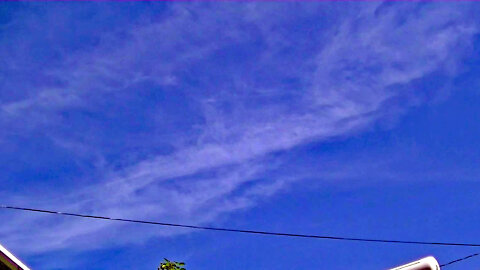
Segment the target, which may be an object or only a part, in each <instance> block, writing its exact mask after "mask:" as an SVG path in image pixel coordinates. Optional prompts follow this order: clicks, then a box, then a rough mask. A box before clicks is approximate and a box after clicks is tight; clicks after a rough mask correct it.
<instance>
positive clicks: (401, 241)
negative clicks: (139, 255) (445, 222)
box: [0, 205, 480, 247]
mask: <svg viewBox="0 0 480 270" xmlns="http://www.w3.org/2000/svg"><path fill="white" fill-rule="evenodd" d="M0 208H3V209H12V210H21V211H28V212H38V213H46V214H55V215H63V216H73V217H81V218H91V219H100V220H110V221H122V222H130V223H141V224H150V225H160V226H167V227H180V228H188V229H199V230H211V231H224V232H236V233H249V234H260V235H271V236H287V237H299V238H315V239H327V240H340V241H357V242H372V243H391V244H413V245H437V246H463V247H480V244H474V243H451V242H450V243H448V242H424V241H406V240H388V239H370V238H353V237H341V236H326V235H311V234H294V233H280V232H268V231H255V230H244V229H229V228H220V227H205V226H196V225H186V224H174V223H165V222H156V221H146V220H135V219H124V218H111V217H104V216H93V215H85V214H76V213H66V212H59V211H52V210H43V209H34V208H25V207H17V206H8V205H0Z"/></svg>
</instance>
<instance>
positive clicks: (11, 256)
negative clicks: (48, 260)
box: [0, 244, 31, 270]
mask: <svg viewBox="0 0 480 270" xmlns="http://www.w3.org/2000/svg"><path fill="white" fill-rule="evenodd" d="M0 252H1V253H3V254H5V255H6V256H7V257H8V258H9V259H10V260H11V261H13V262H14V263H15V264H16V265H17V266H19V267H20V268H22V270H31V269H30V268H29V267H28V266H26V265H25V264H23V263H22V262H21V261H20V260H19V259H17V257H15V256H14V255H13V254H12V253H10V251H8V250H7V249H6V248H5V247H3V246H2V245H1V244H0Z"/></svg>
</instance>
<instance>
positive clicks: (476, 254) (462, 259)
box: [440, 253, 480, 267]
mask: <svg viewBox="0 0 480 270" xmlns="http://www.w3.org/2000/svg"><path fill="white" fill-rule="evenodd" d="M478 255H480V254H479V253H475V254H472V255H468V256H467V257H463V258H461V259H457V260H454V261H451V262H448V263H445V264H442V265H440V267H444V266H447V265H451V264H454V263H457V262H461V261H464V260H467V259H470V258H472V257H475V256H478Z"/></svg>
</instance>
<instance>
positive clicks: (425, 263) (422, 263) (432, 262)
mask: <svg viewBox="0 0 480 270" xmlns="http://www.w3.org/2000/svg"><path fill="white" fill-rule="evenodd" d="M425 267H428V269H431V270H440V266H439V264H438V262H437V260H436V259H435V258H434V257H433V256H428V257H425V258H423V259H420V260H417V261H414V262H410V263H407V264H404V265H401V266H398V267H395V268H391V269H390V270H415V269H425Z"/></svg>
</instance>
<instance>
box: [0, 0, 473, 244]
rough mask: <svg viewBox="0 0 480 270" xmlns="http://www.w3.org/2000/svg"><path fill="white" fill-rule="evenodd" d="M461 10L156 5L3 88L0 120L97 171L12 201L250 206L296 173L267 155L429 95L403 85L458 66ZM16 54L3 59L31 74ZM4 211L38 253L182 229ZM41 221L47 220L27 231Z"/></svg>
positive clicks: (344, 131) (465, 37)
mask: <svg viewBox="0 0 480 270" xmlns="http://www.w3.org/2000/svg"><path fill="white" fill-rule="evenodd" d="M307 7H308V10H305V8H307ZM295 10H296V11H298V12H295ZM52 12H54V11H52ZM342 14H344V15H342ZM468 14H473V13H472V9H471V8H470V6H468V5H459V6H455V7H454V8H452V7H451V6H446V5H430V4H428V5H427V4H416V3H414V4H408V5H407V4H399V5H397V4H395V5H394V4H390V3H383V4H376V5H356V4H350V5H344V6H342V9H340V10H337V9H333V8H331V7H329V6H327V5H316V4H315V5H314V4H312V5H310V4H308V5H307V4H305V5H299V4H278V5H277V4H275V5H264V4H260V3H257V4H245V5H237V4H219V5H212V4H198V5H197V4H195V5H170V6H167V8H166V11H164V13H162V15H161V16H160V18H157V19H155V20H153V21H147V22H142V23H138V24H127V26H126V27H125V28H124V29H122V30H118V31H112V32H106V33H105V34H104V36H103V37H101V38H100V39H99V41H98V43H97V44H96V45H95V46H91V47H88V48H86V49H84V50H82V49H78V50H75V51H74V52H72V53H71V54H65V55H62V58H61V59H60V60H58V64H56V65H54V66H52V67H50V66H49V67H48V68H47V69H46V70H42V71H40V74H41V75H42V76H45V77H49V78H51V81H53V82H54V83H50V82H51V81H47V80H38V82H36V83H34V84H29V85H27V86H23V84H20V83H19V86H22V87H25V88H28V87H32V86H34V87H36V91H25V93H24V94H23V95H22V94H19V95H18V96H19V97H17V98H11V99H9V100H8V101H5V102H3V101H2V103H1V105H0V106H1V114H0V124H1V125H2V128H4V129H5V130H14V131H15V132H16V133H22V134H23V136H28V134H30V133H32V134H34V133H35V132H42V133H44V134H46V135H47V137H48V138H49V139H50V140H52V141H53V142H55V147H58V148H62V149H67V150H68V151H70V155H71V156H72V159H78V158H79V157H78V156H79V155H86V156H87V157H88V158H87V160H88V162H91V163H95V162H97V163H95V164H101V165H98V167H96V169H95V170H97V171H96V172H95V176H98V174H100V175H102V179H99V180H87V181H84V182H82V185H81V186H79V185H78V184H76V183H74V182H72V183H69V185H67V187H64V188H63V189H61V190H59V189H56V188H55V187H53V186H52V188H51V191H50V193H49V194H58V193H62V194H63V195H61V196H58V197H57V198H55V199H50V198H47V199H46V198H45V197H44V196H40V195H37V196H34V197H30V198H24V197H15V196H10V197H8V196H7V201H10V202H12V203H17V204H21V205H25V204H28V205H33V206H39V207H40V206H41V207H45V208H59V207H61V208H62V209H65V210H69V211H78V212H88V213H92V214H103V215H111V216H122V217H127V218H148V219H159V220H168V221H171V222H184V223H198V224H201V223H206V222H212V221H214V220H216V219H217V218H218V217H219V216H220V215H221V214H223V213H228V212H232V211H234V210H238V209H244V208H246V207H250V206H252V205H255V203H256V202H257V201H258V200H259V199H260V198H262V197H268V196H271V195H273V194H275V193H276V192H278V191H279V190H282V189H283V188H286V187H287V186H288V184H289V183H291V182H293V181H295V180H297V179H301V177H302V176H292V175H285V176H283V177H280V176H278V175H275V173H274V172H275V170H276V169H278V168H279V167H281V166H282V165H283V162H284V161H282V160H278V159H272V158H271V156H272V155H273V154H275V153H277V152H282V151H286V150H290V149H292V148H294V147H296V146H299V145H302V144H305V143H309V142H312V141H322V140H325V139H329V138H332V137H338V136H348V135H349V134H352V133H354V132H359V131H361V130H363V129H365V128H366V127H368V126H370V125H371V124H372V123H374V122H375V121H377V120H378V119H381V118H383V117H385V116H386V115H388V114H390V113H391V111H392V110H394V109H395V108H397V107H402V108H404V107H408V106H412V105H416V104H419V102H421V101H423V100H422V99H424V98H423V95H422V93H418V91H420V90H419V89H415V87H414V86H413V85H412V83H413V82H415V81H417V80H421V79H422V78H424V77H426V76H429V74H431V73H433V72H438V73H441V74H443V76H445V77H447V78H452V77H454V76H455V74H456V70H457V68H460V67H461V59H462V57H464V55H465V54H466V53H468V49H469V44H470V42H471V40H472V38H473V36H474V35H475V34H476V33H477V32H478V30H477V29H478V25H477V23H476V22H475V21H474V20H472V19H471V17H469V16H466V15H468ZM322 16H325V17H322ZM7 29H8V28H7ZM285 29H288V30H285ZM4 31H6V30H4ZM8 34H10V35H14V33H8ZM318 37H321V38H318ZM23 49H24V48H20V49H19V50H23ZM12 63H14V60H12V59H10V60H8V61H7V63H6V64H7V65H6V66H5V69H9V68H10V69H11V70H10V72H13V73H16V72H18V73H22V72H26V71H27V69H26V68H25V67H18V65H13V64H12ZM12 70H13V71H12ZM38 76H40V75H38ZM3 80H4V82H6V83H5V84H4V85H7V86H9V88H10V89H11V87H12V86H14V85H15V82H12V81H10V80H9V79H8V78H7V77H4V78H3ZM8 90H9V89H7V88H4V87H2V91H8ZM19 122H23V123H26V124H22V125H19V124H18V123H19ZM3 143H5V144H8V143H9V140H8V136H5V137H4V139H3ZM82 148H83V149H82ZM80 149H82V150H81V151H80ZM99 159H100V160H101V162H100V161H99ZM272 160H273V161H275V162H273V163H272ZM307 175H308V173H307ZM272 176H274V177H272ZM82 177H85V176H82ZM86 178H88V176H87V177H86ZM11 220H12V223H9V224H2V230H1V231H2V234H3V232H5V233H4V234H3V235H4V236H5V237H6V239H7V240H6V241H8V242H10V243H12V244H13V245H17V244H18V245H20V243H22V242H23V241H24V240H25V239H24V238H25V237H27V238H33V239H35V241H34V242H33V243H31V244H30V245H29V248H30V249H31V251H32V252H44V251H46V250H47V251H50V250H54V249H58V248H65V247H68V248H72V249H85V248H89V247H88V245H86V243H87V241H88V239H96V241H97V242H98V243H99V245H100V246H101V245H102V244H103V245H109V244H112V241H113V240H111V239H112V238H113V237H114V238H115V242H116V243H119V242H123V243H126V242H141V241H144V240H146V239H148V238H149V237H154V236H161V235H166V234H174V233H178V232H176V231H171V230H167V231H159V230H155V231H154V230H151V231H142V233H141V234H139V233H138V232H137V233H134V232H133V230H131V228H129V227H128V226H124V225H120V224H110V223H94V222H87V221H78V220H64V219H61V220H59V219H55V220H51V219H48V218H47V217H24V216H20V217H17V216H12V217H11ZM38 222H41V223H44V224H46V225H48V226H44V227H39V228H38V229H35V230H34V231H31V232H30V233H29V234H28V235H27V234H25V233H21V232H25V231H26V228H29V227H30V228H31V227H32V226H33V224H36V223H38ZM12 224H13V225H12ZM126 231H128V232H129V233H125V232H126ZM33 235H34V236H33Z"/></svg>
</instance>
